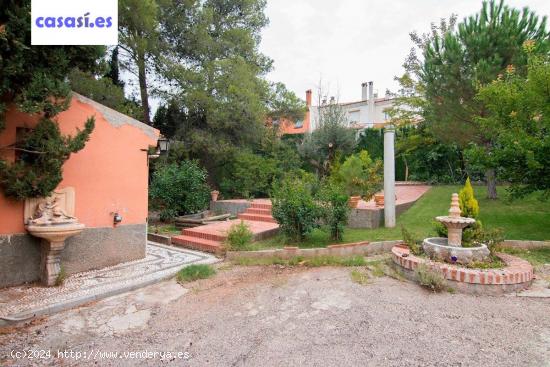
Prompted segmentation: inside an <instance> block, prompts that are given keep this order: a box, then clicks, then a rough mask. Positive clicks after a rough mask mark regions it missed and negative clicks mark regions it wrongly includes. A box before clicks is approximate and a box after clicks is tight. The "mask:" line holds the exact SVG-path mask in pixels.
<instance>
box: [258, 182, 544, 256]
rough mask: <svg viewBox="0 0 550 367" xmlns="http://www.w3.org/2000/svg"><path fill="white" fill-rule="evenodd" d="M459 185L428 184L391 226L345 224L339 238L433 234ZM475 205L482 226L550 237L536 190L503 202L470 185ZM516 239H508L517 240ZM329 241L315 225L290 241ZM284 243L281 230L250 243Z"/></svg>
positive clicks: (527, 237)
mask: <svg viewBox="0 0 550 367" xmlns="http://www.w3.org/2000/svg"><path fill="white" fill-rule="evenodd" d="M505 189H506V188H505V187H504V186H499V187H498V193H499V195H500V196H501V197H504V196H505V195H506V191H505ZM459 190H460V187H459V186H451V185H449V186H432V188H431V189H430V190H429V191H428V192H426V193H425V194H424V195H423V196H422V197H421V198H420V199H418V201H416V202H415V203H414V205H413V206H412V207H411V208H410V209H408V210H407V211H405V212H404V213H402V214H401V215H400V216H399V217H398V218H397V226H396V227H394V228H385V227H381V228H373V229H368V228H346V230H345V231H344V238H343V242H344V243H347V242H359V241H370V242H374V241H387V240H397V239H400V238H402V234H401V226H403V227H405V228H406V229H407V230H408V231H409V232H411V233H413V234H414V235H415V236H416V237H417V238H426V237H433V236H436V235H437V233H436V232H435V230H434V226H433V225H431V223H432V222H433V221H434V217H435V216H437V215H440V214H441V213H445V212H446V211H447V210H448V209H449V207H448V202H449V197H450V196H451V194H452V193H453V192H458V191H459ZM474 190H475V193H476V195H477V197H478V201H479V205H480V207H481V208H482V209H481V211H480V214H479V220H481V222H482V223H483V227H484V228H486V229H492V228H502V229H503V230H504V236H505V238H509V239H522V240H523V241H521V242H522V243H528V242H529V243H533V244H536V243H540V242H542V241H545V240H546V242H547V243H548V240H549V239H550V226H548V218H549V217H550V205H548V203H544V202H542V201H541V200H540V199H539V197H538V196H537V195H536V194H532V195H529V196H527V197H525V198H523V199H522V200H515V201H512V202H506V201H505V200H489V199H486V198H485V196H486V194H487V190H486V188H485V187H481V186H474ZM517 242H518V241H512V243H517ZM331 243H332V240H331V239H330V236H329V233H328V232H326V231H324V230H322V229H315V230H314V231H313V232H311V234H310V235H309V236H308V237H307V238H306V239H305V240H304V241H302V242H300V243H298V244H295V245H294V244H293V246H298V247H300V248H314V247H326V246H328V245H330V244H331ZM287 244H288V241H287V239H286V238H285V237H284V235H283V234H280V235H277V236H275V237H273V238H271V239H268V240H263V241H260V242H257V243H254V246H255V247H256V248H257V249H273V248H283V247H284V246H286V245H287Z"/></svg>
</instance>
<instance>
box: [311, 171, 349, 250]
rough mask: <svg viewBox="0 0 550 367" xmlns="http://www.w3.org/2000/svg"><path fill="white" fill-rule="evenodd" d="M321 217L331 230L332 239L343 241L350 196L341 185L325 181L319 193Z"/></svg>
mask: <svg viewBox="0 0 550 367" xmlns="http://www.w3.org/2000/svg"><path fill="white" fill-rule="evenodd" d="M318 199H319V202H320V209H321V216H322V218H323V221H324V223H325V224H326V225H327V226H328V227H329V229H330V238H331V239H332V240H335V241H341V240H342V237H343V234H344V228H345V226H346V224H347V222H348V215H349V211H350V208H349V205H348V196H347V195H346V194H345V192H344V189H343V187H342V186H341V185H337V184H335V183H333V182H330V181H325V182H324V183H323V185H322V187H321V190H320V191H319V195H318Z"/></svg>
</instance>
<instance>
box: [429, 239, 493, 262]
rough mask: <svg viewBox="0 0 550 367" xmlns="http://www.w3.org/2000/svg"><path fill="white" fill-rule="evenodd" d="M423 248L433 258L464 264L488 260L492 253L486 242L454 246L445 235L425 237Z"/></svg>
mask: <svg viewBox="0 0 550 367" xmlns="http://www.w3.org/2000/svg"><path fill="white" fill-rule="evenodd" d="M422 248H423V249H424V252H425V253H426V254H427V255H428V256H429V257H430V258H431V259H432V260H438V261H445V262H448V263H451V264H454V263H456V264H462V265H468V264H470V263H472V262H480V261H487V260H488V259H489V256H490V254H491V253H490V251H489V249H488V248H487V246H486V245H484V244H482V245H480V246H476V247H460V246H452V245H449V242H448V239H447V238H443V237H431V238H425V239H424V242H423V244H422Z"/></svg>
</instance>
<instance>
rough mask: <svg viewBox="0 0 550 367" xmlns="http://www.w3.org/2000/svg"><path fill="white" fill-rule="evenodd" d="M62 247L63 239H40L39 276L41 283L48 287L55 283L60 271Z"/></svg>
mask: <svg viewBox="0 0 550 367" xmlns="http://www.w3.org/2000/svg"><path fill="white" fill-rule="evenodd" d="M64 247H65V242H64V241H48V240H46V239H42V256H41V264H40V278H41V281H42V284H43V285H45V286H48V287H51V286H54V285H56V284H55V283H56V282H57V280H58V279H57V278H58V276H59V273H60V272H61V252H62V251H63V248H64Z"/></svg>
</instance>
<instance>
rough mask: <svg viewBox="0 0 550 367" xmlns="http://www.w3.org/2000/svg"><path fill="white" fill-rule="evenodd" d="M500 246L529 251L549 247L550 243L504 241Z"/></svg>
mask: <svg viewBox="0 0 550 367" xmlns="http://www.w3.org/2000/svg"><path fill="white" fill-rule="evenodd" d="M502 246H504V247H515V248H521V249H525V250H529V249H535V248H543V247H550V241H521V240H505V241H504V243H503V244H502Z"/></svg>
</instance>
